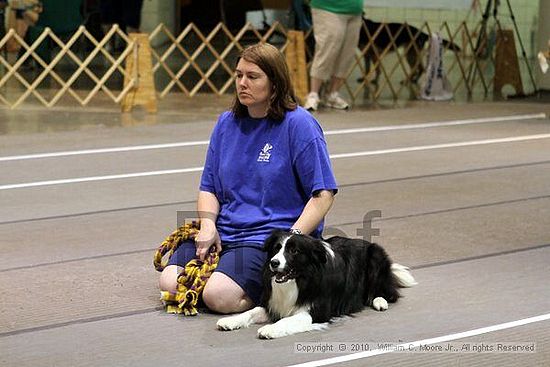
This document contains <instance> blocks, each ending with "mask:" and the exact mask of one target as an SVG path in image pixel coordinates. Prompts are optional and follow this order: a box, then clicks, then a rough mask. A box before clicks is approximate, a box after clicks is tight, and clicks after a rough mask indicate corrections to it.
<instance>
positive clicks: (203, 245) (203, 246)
mask: <svg viewBox="0 0 550 367" xmlns="http://www.w3.org/2000/svg"><path fill="white" fill-rule="evenodd" d="M212 245H215V246H216V252H218V253H219V252H220V251H221V250H222V241H221V240H220V235H219V234H218V230H217V229H216V226H215V225H208V224H206V223H201V229H200V231H199V233H198V234H197V236H196V237H195V246H196V247H197V253H196V256H197V257H198V258H199V259H201V260H203V261H204V259H205V258H206V255H207V254H208V251H209V249H210V247H212Z"/></svg>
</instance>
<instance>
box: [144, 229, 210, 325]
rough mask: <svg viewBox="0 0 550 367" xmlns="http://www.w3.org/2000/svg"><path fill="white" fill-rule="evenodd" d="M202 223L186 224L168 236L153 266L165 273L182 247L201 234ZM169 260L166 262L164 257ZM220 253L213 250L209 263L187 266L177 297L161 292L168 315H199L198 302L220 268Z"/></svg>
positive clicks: (156, 253) (208, 258)
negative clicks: (209, 280) (171, 260)
mask: <svg viewBox="0 0 550 367" xmlns="http://www.w3.org/2000/svg"><path fill="white" fill-rule="evenodd" d="M199 230H200V223H199V222H192V223H191V224H184V225H183V226H181V227H179V228H178V229H177V230H175V231H174V232H173V233H172V234H171V235H170V236H168V237H167V238H166V239H165V240H164V241H163V242H162V243H161V245H160V246H159V248H158V249H157V251H156V252H155V257H154V259H153V265H154V266H155V269H156V270H157V271H162V270H164V268H165V267H166V265H167V264H168V259H169V258H170V256H172V254H173V253H174V251H176V249H177V248H178V246H179V245H180V244H181V243H182V242H183V241H186V240H189V239H194V238H195V236H197V234H198V233H199ZM166 254H168V256H166V260H164V261H163V258H165V255H166ZM218 260H219V257H218V253H217V252H216V251H213V250H211V251H210V252H209V253H208V255H207V257H206V259H205V261H202V260H199V259H194V260H191V261H189V262H188V263H187V265H185V268H184V269H183V271H182V272H181V273H180V275H179V276H178V288H177V291H176V294H172V293H170V292H167V291H161V292H160V300H161V301H162V302H163V303H164V305H165V307H166V312H168V313H175V314H181V313H182V314H184V315H185V316H195V315H196V314H198V311H197V302H198V300H199V296H200V294H201V292H202V291H203V289H204V286H205V285H206V282H207V281H208V278H209V277H210V275H211V274H212V272H214V269H216V266H218Z"/></svg>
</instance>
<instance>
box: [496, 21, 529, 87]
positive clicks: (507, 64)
mask: <svg viewBox="0 0 550 367" xmlns="http://www.w3.org/2000/svg"><path fill="white" fill-rule="evenodd" d="M507 84H510V85H511V86H512V87H514V89H515V91H516V95H520V96H521V95H523V94H524V93H523V84H522V82H521V73H520V70H519V61H518V55H517V51H516V43H515V40H514V32H513V31H511V30H508V29H501V30H498V31H497V43H496V56H495V83H494V87H493V93H494V95H495V96H496V95H499V94H501V92H502V88H503V87H504V86H505V85H507Z"/></svg>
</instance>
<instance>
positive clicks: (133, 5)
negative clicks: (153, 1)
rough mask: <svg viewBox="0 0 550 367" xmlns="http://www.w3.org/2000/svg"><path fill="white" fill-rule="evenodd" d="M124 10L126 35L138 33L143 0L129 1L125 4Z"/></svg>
mask: <svg viewBox="0 0 550 367" xmlns="http://www.w3.org/2000/svg"><path fill="white" fill-rule="evenodd" d="M126 4H127V5H126V7H125V8H124V10H123V11H124V24H126V30H127V32H128V33H136V32H139V31H140V26H141V8H142V6H143V0H131V1H127V2H126Z"/></svg>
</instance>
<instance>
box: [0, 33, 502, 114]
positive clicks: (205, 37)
mask: <svg viewBox="0 0 550 367" xmlns="http://www.w3.org/2000/svg"><path fill="white" fill-rule="evenodd" d="M433 31H434V30H433V29H431V28H430V26H429V24H428V23H424V24H422V25H421V26H418V27H416V28H413V27H409V26H408V25H407V24H406V23H405V24H403V25H402V26H401V27H400V28H399V29H397V30H396V29H393V30H390V29H389V28H388V25H387V24H381V25H380V26H379V27H378V28H377V29H376V30H374V31H372V30H371V31H370V32H369V30H368V29H366V28H364V29H363V32H366V36H367V41H366V42H365V43H364V44H362V47H360V49H358V52H357V54H356V58H355V62H354V64H353V66H352V67H351V69H350V70H349V72H348V76H347V80H346V84H345V88H346V89H347V92H348V94H349V96H350V99H351V100H352V102H354V103H361V102H362V101H363V99H364V98H367V99H368V100H371V101H376V100H379V99H382V98H388V97H389V98H392V99H394V100H397V99H409V98H411V97H414V95H415V94H416V92H417V91H418V84H417V83H416V82H410V81H411V80H412V79H413V78H414V77H415V73H417V72H418V70H420V68H421V65H423V64H425V63H426V60H425V59H426V54H427V44H424V43H419V42H417V41H418V40H419V39H420V37H426V35H429V34H431V33H432V32H433ZM436 31H437V32H439V33H440V34H441V35H442V37H443V38H444V39H446V40H447V41H448V42H450V43H451V44H455V45H457V46H458V47H459V50H455V51H446V53H445V55H446V59H445V62H446V64H445V68H446V69H447V71H448V75H449V78H450V79H451V82H452V84H453V88H454V91H455V93H456V92H460V93H464V94H467V95H472V94H473V93H474V92H476V91H477V92H481V93H484V94H487V93H488V91H489V90H490V87H491V85H492V74H491V73H492V70H493V67H494V59H493V53H492V50H489V51H487V50H488V49H489V48H490V47H489V45H487V44H486V42H487V41H486V40H482V41H483V42H485V43H483V42H481V43H480V42H479V40H478V39H476V37H477V34H478V33H479V25H478V26H477V27H476V28H474V30H473V31H472V30H470V29H469V28H468V25H467V24H466V23H462V24H460V25H459V26H458V27H457V28H455V29H451V28H450V26H449V25H448V24H447V23H446V22H444V23H442V24H441V26H440V27H439V29H437V30H436ZM305 37H306V44H309V45H312V44H313V42H311V41H312V39H313V34H312V32H311V31H310V32H307V33H306V35H305ZM380 37H384V38H385V41H384V43H383V44H382V46H381V45H380V42H379V41H380ZM403 37H404V38H405V39H407V40H408V41H407V42H402V40H400V39H401V38H403ZM115 38H116V39H117V41H118V42H119V43H122V46H123V47H122V48H121V49H119V50H118V51H117V52H113V51H112V50H111V49H110V46H109V45H112V44H113V41H114V39H115ZM8 40H12V41H15V42H17V43H18V44H20V45H21V50H22V51H21V52H20V53H19V55H15V54H11V55H9V56H8V57H6V56H5V55H6V54H4V53H0V103H2V104H4V105H5V106H8V107H10V108H16V107H18V106H20V105H21V104H23V103H24V102H25V101H27V100H29V99H32V98H34V99H36V100H38V101H39V102H40V103H41V104H42V105H44V106H46V107H52V106H54V105H55V104H57V103H59V101H60V100H61V99H62V98H63V97H64V96H69V97H71V98H72V99H73V100H75V101H76V102H77V104H79V105H81V106H86V105H88V104H89V103H90V101H92V100H93V99H94V98H95V97H97V96H98V94H100V93H102V94H104V95H105V96H107V98H108V99H109V100H111V101H112V102H113V103H117V104H118V103H120V102H121V100H122V99H123V98H124V96H125V95H126V94H127V93H128V91H129V90H131V89H132V88H134V87H136V86H137V85H139V80H138V78H139V75H137V74H136V75H128V72H127V71H126V70H125V60H126V59H127V58H128V57H134V58H137V57H138V56H137V55H138V52H137V51H136V50H137V45H136V44H135V43H134V41H132V40H131V39H130V38H129V37H128V36H127V35H126V34H124V33H123V32H122V31H121V30H120V28H118V26H116V25H115V26H113V28H111V30H109V32H108V33H107V34H106V35H105V37H104V38H102V39H101V40H99V41H98V40H96V39H95V38H94V37H93V36H92V35H91V34H90V33H89V32H88V31H87V30H86V29H85V28H84V27H80V28H79V29H78V31H77V32H76V33H74V34H73V35H72V36H71V37H70V38H68V39H61V38H60V37H58V36H56V35H55V34H53V32H52V31H51V30H50V29H48V28H46V29H45V31H44V32H43V33H42V34H41V35H40V36H39V37H38V38H37V39H36V41H34V42H33V43H32V44H30V45H29V44H27V43H26V42H25V41H24V40H23V39H21V38H20V37H19V36H18V35H17V34H16V33H15V32H14V31H13V30H10V31H9V32H8V33H7V34H6V36H5V37H4V38H3V39H1V40H0V49H1V48H2V47H3V46H5V45H6V43H7V42H8ZM149 41H150V43H151V44H153V45H157V46H155V47H154V48H153V50H152V58H153V60H152V61H153V63H152V65H153V67H152V70H151V72H152V73H153V76H154V79H155V87H156V92H157V96H158V97H159V98H163V97H165V96H166V95H168V94H169V93H173V92H181V93H183V94H185V95H186V96H188V97H193V96H194V95H196V94H197V93H213V94H216V95H223V94H227V93H233V85H234V80H235V77H234V72H233V69H234V66H235V62H236V60H237V57H238V54H239V52H240V51H241V50H242V49H243V48H244V47H246V46H247V45H250V44H254V43H257V42H270V43H273V44H275V45H276V46H277V47H279V48H280V49H281V50H282V51H284V50H285V48H286V47H287V45H288V40H287V30H286V29H285V28H284V27H283V26H282V25H281V24H279V23H274V24H273V25H271V26H270V27H269V28H268V29H264V30H258V29H256V28H254V26H252V25H251V24H250V23H247V24H245V26H244V27H243V28H242V29H240V30H238V31H236V32H235V33H233V32H231V30H229V29H228V28H227V27H226V26H225V25H224V24H223V23H220V24H218V25H217V26H216V27H215V28H214V29H212V30H211V31H210V32H208V33H203V32H202V31H201V30H200V29H198V28H197V27H196V26H195V25H194V24H189V25H188V26H187V27H186V28H185V29H184V30H183V31H182V32H181V33H180V34H177V35H175V34H173V33H172V32H171V31H170V30H169V29H168V28H167V27H165V26H164V25H163V24H160V25H159V26H158V27H157V28H156V29H155V30H154V31H153V32H151V34H150V35H149ZM44 43H47V44H48V46H49V49H50V51H52V55H53V57H52V59H51V61H46V60H44V59H43V58H42V57H41V56H40V52H39V51H38V49H39V47H41V46H42V47H43V44H44ZM82 45H84V47H85V48H86V49H85V52H82V50H81V49H82ZM158 45H159V46H158ZM482 51H486V52H482ZM306 54H307V55H308V62H311V58H312V54H313V49H312V47H311V46H310V47H308V48H307V50H306ZM410 54H413V55H415V57H414V58H413V59H414V60H413V61H412V62H411V61H410V60H408V57H410ZM365 56H368V60H370V61H369V63H370V67H367V66H366V61H367V60H366V58H365ZM10 57H11V58H10ZM29 61H32V62H33V63H34V64H35V70H36V71H35V72H34V73H29V72H28V70H26V71H24V70H25V68H26V64H27V63H28V62H29ZM134 61H137V60H134ZM67 64H70V66H71V68H72V69H71V71H70V73H69V75H67V73H66V72H62V71H61V70H60V69H62V68H63V66H64V65H65V66H66V65H67ZM136 64H137V62H136ZM308 66H309V64H308ZM375 74H377V75H378V77H377V83H373V78H374V75H375ZM29 75H30V76H29ZM82 79H84V80H85V81H86V82H85V83H80V84H85V87H84V88H82V87H78V85H79V81H81V80H82ZM124 79H125V80H126V81H127V82H126V83H123V82H122V81H123V80H124ZM128 81H129V82H128ZM46 82H47V83H46Z"/></svg>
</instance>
